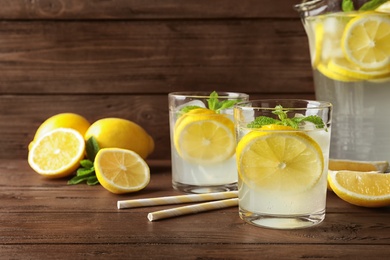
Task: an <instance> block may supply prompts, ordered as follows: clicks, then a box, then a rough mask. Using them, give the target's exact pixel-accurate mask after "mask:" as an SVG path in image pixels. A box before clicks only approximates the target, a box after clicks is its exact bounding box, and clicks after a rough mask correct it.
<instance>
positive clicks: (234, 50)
mask: <svg viewBox="0 0 390 260" xmlns="http://www.w3.org/2000/svg"><path fill="white" fill-rule="evenodd" d="M297 2H298V0H278V1H274V0H240V1H239V2H237V1H236V0H213V1H206V0H164V1H154V0H143V1H139V0H105V1H95V0H39V1H24V0H15V1H9V0H0V143H1V144H2V149H1V150H0V158H7V159H14V158H20V159H22V158H26V156H27V145H28V144H29V142H30V141H31V140H32V138H33V136H34V133H35V130H36V129H37V128H38V126H39V125H40V124H41V123H42V122H43V121H44V120H45V119H46V118H48V117H50V116H52V115H54V114H57V113H61V112H75V113H79V114H82V115H84V116H85V117H86V118H87V119H88V120H89V121H91V122H93V121H95V120H97V119H99V118H103V117H108V116H112V117H123V118H127V119H130V120H133V121H135V122H136V123H139V124H140V125H141V126H143V127H144V128H145V129H146V130H147V131H148V132H149V133H150V134H151V135H152V137H153V138H154V140H155V141H156V149H155V152H154V153H153V154H152V155H151V157H150V158H152V159H164V160H169V158H170V152H169V151H170V148H169V129H168V103H167V94H168V93H169V92H173V91H183V90H205V91H212V90H220V91H223V90H225V91H240V92H247V93H248V94H250V96H251V98H252V99H255V98H272V97H282V98H311V99H313V98H314V90H313V84H312V76H311V69H310V58H309V51H308V45H307V38H306V35H305V32H304V29H303V26H302V24H301V21H300V18H299V16H298V14H297V13H296V12H295V10H294V9H293V5H294V4H296V3H297Z"/></svg>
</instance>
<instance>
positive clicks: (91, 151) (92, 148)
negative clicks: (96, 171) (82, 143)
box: [85, 136, 100, 162]
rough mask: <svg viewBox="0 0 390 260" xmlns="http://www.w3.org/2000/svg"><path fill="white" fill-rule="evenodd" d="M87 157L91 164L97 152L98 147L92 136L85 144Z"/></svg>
mask: <svg viewBox="0 0 390 260" xmlns="http://www.w3.org/2000/svg"><path fill="white" fill-rule="evenodd" d="M85 148H86V150H87V157H88V159H89V160H91V161H92V162H93V161H95V157H96V154H97V153H98V152H99V150H100V147H99V144H98V142H97V140H96V138H95V137H94V136H91V137H90V138H89V139H88V140H87V143H86V147H85Z"/></svg>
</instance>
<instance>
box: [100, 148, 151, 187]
mask: <svg viewBox="0 0 390 260" xmlns="http://www.w3.org/2000/svg"><path fill="white" fill-rule="evenodd" d="M94 167H95V172H96V177H97V178H98V180H99V182H100V184H101V185H102V186H103V187H104V188H105V189H107V190H108V191H110V192H112V193H115V194H122V193H129V192H135V191H139V190H141V189H143V188H145V187H146V186H147V185H148V183H149V181H150V170H149V166H148V165H147V164H146V162H145V161H144V160H143V159H142V158H141V156H139V155H138V154H137V153H135V152H133V151H131V150H127V149H121V148H103V149H100V150H99V152H98V153H97V155H96V158H95V162H94Z"/></svg>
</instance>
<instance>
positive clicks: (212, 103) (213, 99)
mask: <svg viewBox="0 0 390 260" xmlns="http://www.w3.org/2000/svg"><path fill="white" fill-rule="evenodd" d="M207 104H208V107H209V109H211V110H214V111H215V110H217V109H218V104H219V101H218V93H217V92H215V91H213V92H212V93H211V94H210V97H209V99H207Z"/></svg>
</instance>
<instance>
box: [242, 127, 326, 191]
mask: <svg viewBox="0 0 390 260" xmlns="http://www.w3.org/2000/svg"><path fill="white" fill-rule="evenodd" d="M236 156H237V165H238V172H239V176H240V179H242V180H243V181H244V182H245V183H246V184H247V185H248V186H250V187H252V188H254V189H262V190H265V191H267V190H269V191H275V192H289V193H299V192H302V191H305V190H309V189H310V188H312V187H313V186H314V185H315V184H316V183H317V182H318V181H319V179H320V178H321V176H322V174H323V170H324V158H323V154H322V151H321V148H320V147H319V145H318V144H317V143H316V142H315V141H314V140H313V139H312V138H311V137H309V136H308V135H306V134H304V133H300V132H295V131H291V132H290V131H288V130H286V131H283V132H281V131H280V130H279V131H278V132H275V133H273V132H272V131H269V132H260V131H252V132H250V133H249V134H247V135H245V136H244V137H243V138H242V139H241V140H240V141H239V143H238V145H237V150H236Z"/></svg>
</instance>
